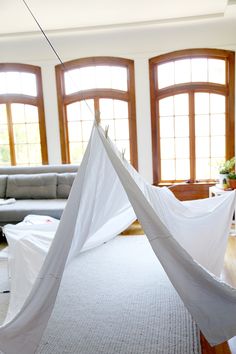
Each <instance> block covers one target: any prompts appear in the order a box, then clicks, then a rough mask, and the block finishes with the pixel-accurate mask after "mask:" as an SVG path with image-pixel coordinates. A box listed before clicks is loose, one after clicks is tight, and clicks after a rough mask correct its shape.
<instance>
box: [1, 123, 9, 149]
mask: <svg viewBox="0 0 236 354" xmlns="http://www.w3.org/2000/svg"><path fill="white" fill-rule="evenodd" d="M0 144H1V145H2V144H9V135H8V125H7V124H0Z"/></svg>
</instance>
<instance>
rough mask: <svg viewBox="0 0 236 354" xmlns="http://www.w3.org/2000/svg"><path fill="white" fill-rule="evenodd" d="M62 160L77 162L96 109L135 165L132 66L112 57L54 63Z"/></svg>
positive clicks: (102, 121) (87, 136)
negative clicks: (61, 63) (62, 63)
mask: <svg viewBox="0 0 236 354" xmlns="http://www.w3.org/2000/svg"><path fill="white" fill-rule="evenodd" d="M56 79H57V90H58V108H59V120H60V134H61V147H62V161H63V163H78V164H79V163H80V162H81V160H82V157H83V154H84V151H85V149H86V146H87V143H88V139H89V136H90V132H91V128H92V125H93V122H94V115H95V112H97V111H99V112H100V116H101V124H102V126H103V127H105V126H109V136H110V138H111V139H112V140H114V141H115V143H116V145H117V146H118V148H120V149H122V150H123V149H125V157H126V159H128V160H130V161H131V163H132V164H133V165H134V166H135V167H136V168H137V142H136V115H135V94H134V65H133V61H132V60H128V59H122V58H112V57H95V58H84V59H78V60H74V61H70V62H67V63H65V64H64V65H57V66H56Z"/></svg>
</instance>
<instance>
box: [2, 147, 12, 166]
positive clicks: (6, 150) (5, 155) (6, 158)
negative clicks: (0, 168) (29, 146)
mask: <svg viewBox="0 0 236 354" xmlns="http://www.w3.org/2000/svg"><path fill="white" fill-rule="evenodd" d="M10 164H11V158H10V147H9V145H2V144H1V145H0V165H10Z"/></svg>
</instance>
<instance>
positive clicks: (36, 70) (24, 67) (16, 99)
mask: <svg viewBox="0 0 236 354" xmlns="http://www.w3.org/2000/svg"><path fill="white" fill-rule="evenodd" d="M10 71H12V72H14V71H17V72H26V73H31V74H35V76H36V86H37V96H36V97H33V96H28V95H24V94H8V93H7V94H0V104H6V109H7V116H8V132H9V145H10V154H11V165H12V166H14V165H16V157H15V148H14V135H13V124H12V116H11V110H10V105H11V104H12V103H21V104H28V105H33V106H36V107H37V108H38V118H39V132H40V145H41V155H42V164H43V165H46V164H48V150H47V138H46V125H45V112H44V103H43V88H42V75H41V68H40V67H39V66H35V65H28V64H19V63H0V72H10Z"/></svg>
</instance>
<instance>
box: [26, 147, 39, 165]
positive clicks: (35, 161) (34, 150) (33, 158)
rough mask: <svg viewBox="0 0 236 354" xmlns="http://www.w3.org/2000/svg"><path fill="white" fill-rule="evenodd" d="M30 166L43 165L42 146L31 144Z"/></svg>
mask: <svg viewBox="0 0 236 354" xmlns="http://www.w3.org/2000/svg"><path fill="white" fill-rule="evenodd" d="M28 150H29V164H30V165H31V166H32V165H41V164H42V158H41V146H40V145H39V144H29V145H28Z"/></svg>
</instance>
